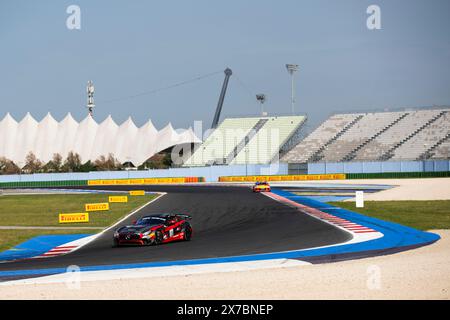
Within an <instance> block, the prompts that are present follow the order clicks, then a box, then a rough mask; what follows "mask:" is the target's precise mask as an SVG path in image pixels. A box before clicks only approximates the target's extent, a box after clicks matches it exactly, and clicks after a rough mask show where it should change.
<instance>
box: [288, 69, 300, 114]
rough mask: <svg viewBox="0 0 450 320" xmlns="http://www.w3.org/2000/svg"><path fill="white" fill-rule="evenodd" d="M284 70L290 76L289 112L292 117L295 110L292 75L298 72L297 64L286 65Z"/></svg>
mask: <svg viewBox="0 0 450 320" xmlns="http://www.w3.org/2000/svg"><path fill="white" fill-rule="evenodd" d="M286 69H287V71H288V72H289V74H290V75H291V112H292V115H294V108H295V87H294V73H295V72H296V71H298V64H287V65H286Z"/></svg>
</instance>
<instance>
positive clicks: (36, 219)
mask: <svg viewBox="0 0 450 320" xmlns="http://www.w3.org/2000/svg"><path fill="white" fill-rule="evenodd" d="M108 196H109V194H56V195H55V194H52V195H11V196H2V197H0V226H81V227H107V226H109V225H111V224H113V223H114V222H115V221H117V220H119V219H120V218H121V217H123V216H124V215H126V214H127V213H129V212H131V211H132V210H133V209H136V208H138V207H140V206H142V205H143V204H145V203H146V202H148V201H150V200H152V199H154V198H155V195H145V196H128V202H127V203H110V210H109V211H94V212H90V213H89V222H87V223H73V224H72V223H71V224H60V223H59V222H58V215H59V213H79V212H85V210H84V204H85V203H97V202H108Z"/></svg>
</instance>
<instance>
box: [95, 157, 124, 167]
mask: <svg viewBox="0 0 450 320" xmlns="http://www.w3.org/2000/svg"><path fill="white" fill-rule="evenodd" d="M94 165H95V167H96V168H97V170H99V171H112V170H120V169H122V165H121V163H120V162H119V161H118V160H117V159H116V158H114V155H113V154H112V153H110V154H109V155H108V157H107V158H106V157H105V156H103V155H102V156H100V157H99V158H98V159H97V160H95V162H94Z"/></svg>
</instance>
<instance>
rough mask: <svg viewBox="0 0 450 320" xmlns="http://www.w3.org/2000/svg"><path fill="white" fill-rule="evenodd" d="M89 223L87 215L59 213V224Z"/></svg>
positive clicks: (84, 213)
mask: <svg viewBox="0 0 450 320" xmlns="http://www.w3.org/2000/svg"><path fill="white" fill-rule="evenodd" d="M80 222H89V213H87V212H83V213H60V214H59V223H80Z"/></svg>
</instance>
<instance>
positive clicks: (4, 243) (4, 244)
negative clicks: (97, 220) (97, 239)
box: [0, 229, 97, 252]
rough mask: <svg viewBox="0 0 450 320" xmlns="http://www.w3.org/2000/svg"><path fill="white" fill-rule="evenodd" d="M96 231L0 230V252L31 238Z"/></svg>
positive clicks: (92, 231) (93, 231)
mask: <svg viewBox="0 0 450 320" xmlns="http://www.w3.org/2000/svg"><path fill="white" fill-rule="evenodd" d="M95 232H97V231H96V230H75V229H72V230H0V252H2V251H4V250H8V249H11V248H13V247H14V246H16V245H18V244H20V243H22V242H25V241H27V240H29V239H31V238H34V237H37V236H42V235H52V234H91V233H95Z"/></svg>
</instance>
